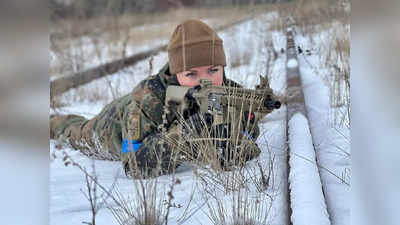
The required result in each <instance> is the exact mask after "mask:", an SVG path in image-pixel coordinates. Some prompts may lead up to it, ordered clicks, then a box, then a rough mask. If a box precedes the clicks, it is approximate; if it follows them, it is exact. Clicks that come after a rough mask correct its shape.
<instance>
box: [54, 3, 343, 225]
mask: <svg viewBox="0 0 400 225" xmlns="http://www.w3.org/2000/svg"><path fill="white" fill-rule="evenodd" d="M338 2H339V3H337V5H335V7H338V8H339V9H337V10H338V11H340V12H341V13H343V12H342V11H344V12H347V11H349V10H350V9H349V3H348V2H346V1H338ZM342 4H343V5H342ZM281 7H282V8H279V7H277V8H276V10H275V11H272V12H266V13H264V14H261V15H258V16H256V17H255V18H254V19H251V20H249V21H246V22H243V23H241V24H238V25H235V26H233V27H231V28H229V29H226V30H224V31H223V32H221V33H219V35H220V37H221V38H222V39H223V40H224V47H225V52H227V54H226V55H227V62H228V65H227V67H226V68H225V71H226V74H227V76H228V77H229V78H231V79H233V80H235V81H237V82H239V83H241V84H243V85H244V86H246V87H248V88H254V86H255V85H256V84H257V83H258V81H259V80H258V79H259V77H258V76H259V75H264V74H268V78H269V80H270V85H271V88H272V89H273V90H274V93H275V94H277V95H279V96H282V97H288V93H286V63H287V60H286V51H285V50H286V28H287V24H286V19H287V18H288V12H295V13H291V14H292V16H293V17H294V18H295V20H296V24H297V26H296V27H295V30H296V32H295V43H296V46H298V47H300V49H301V50H298V61H297V66H298V67H299V70H300V76H301V81H302V84H303V92H304V96H305V106H306V110H307V117H308V120H307V118H306V117H305V116H303V115H301V114H295V116H293V117H292V118H289V119H290V120H289V121H287V115H286V106H285V105H283V106H282V107H281V108H280V109H279V110H276V111H274V112H273V113H271V114H269V115H267V116H266V117H265V118H264V119H263V120H262V123H261V124H260V128H261V135H260V137H259V138H258V139H257V143H258V145H259V146H260V148H261V150H262V153H261V155H260V156H259V157H258V158H257V159H254V160H252V161H250V162H248V163H247V164H246V166H245V167H244V168H243V169H241V170H234V171H230V172H223V173H215V171H213V170H212V169H210V168H207V167H204V168H199V167H196V166H193V165H190V164H189V163H187V164H184V165H182V166H180V167H179V168H178V169H177V171H176V173H175V174H173V175H165V176H160V177H158V178H153V179H147V180H132V179H130V178H127V177H126V176H125V174H124V172H123V169H122V166H121V162H111V161H103V160H93V159H89V158H88V157H86V156H84V155H83V154H81V153H80V152H79V151H76V150H73V149H72V148H71V147H70V146H68V145H65V144H61V143H58V142H57V141H55V140H50V153H49V154H50V159H51V160H50V182H49V183H50V224H51V225H63V224H68V225H69V224H82V223H84V224H85V223H86V224H91V223H92V218H93V211H92V209H93V207H92V206H91V203H95V204H96V207H95V208H96V217H95V219H96V224H98V225H101V224H107V225H108V224H135V225H137V224H158V223H156V222H154V223H140V221H144V220H145V219H144V218H155V220H154V221H163V222H162V223H160V224H167V223H168V224H188V225H195V224H196V225H197V224H204V225H208V224H214V225H217V224H218V225H225V224H226V225H234V224H235V225H239V224H240V225H245V224H246V225H247V224H248V225H253V224H254V225H256V224H271V225H272V224H273V225H281V224H288V222H289V220H290V221H291V222H292V224H293V225H303V224H304V225H305V224H315V225H322V224H332V225H345V224H349V223H350V200H349V199H350V181H351V163H350V162H351V161H350V156H351V151H350V135H349V130H350V118H349V114H348V113H349V103H350V102H349V101H350V99H349V92H348V91H349V89H348V88H349V85H350V84H349V54H347V53H348V52H349V38H350V36H349V35H350V26H349V23H348V22H346V20H342V19H337V18H336V17H335V16H336V14H335V15H333V16H332V18H331V19H329V18H325V17H326V15H325V14H322V12H325V11H323V10H321V9H320V8H318V7H323V6H314V8H312V7H311V9H307V10H311V11H312V12H314V11H317V12H319V16H320V17H321V18H322V17H323V18H325V19H324V20H319V22H318V18H315V17H313V20H312V21H311V20H310V21H308V20H307V17H304V14H307V13H308V12H307V11H302V10H301V9H300V8H299V7H300V6H299V5H296V4H294V5H290V4H288V5H283V6H281ZM341 10H342V11H341ZM317 14H318V13H317ZM344 14H346V13H344ZM340 15H342V14H340ZM346 15H347V14H346ZM347 16H348V15H347ZM314 20H315V21H314ZM205 22H208V21H207V20H206V21H205ZM160 26H162V24H160ZM155 29H156V28H155ZM85 40H87V37H83V38H82V40H78V41H77V42H78V43H79V44H76V51H82V54H86V52H89V51H92V50H93V49H101V51H102V52H101V53H99V54H98V56H99V57H97V58H96V57H93V58H91V60H89V61H88V62H87V66H90V65H98V64H101V63H104V62H105V61H106V60H110V59H112V58H113V56H111V55H108V54H109V53H108V50H107V48H109V46H107V45H106V43H102V42H100V43H98V44H99V46H94V42H93V41H85ZM163 42H166V40H165V39H164V40H153V41H152V42H149V43H145V44H143V45H141V46H139V47H138V46H135V45H131V46H130V47H129V48H127V49H128V51H129V53H134V52H139V51H141V50H143V49H148V48H151V47H153V46H156V45H158V44H160V43H163ZM71 45H72V47H70V48H69V50H68V51H75V50H73V49H74V46H75V43H72V44H71ZM103 51H104V52H103ZM51 54H54V53H51ZM53 56H54V61H52V62H56V63H60V62H61V61H62V59H61V58H57V55H56V54H54V55H53ZM76 60H78V59H76ZM166 61H167V53H166V52H160V53H158V54H157V55H155V56H154V57H152V58H149V59H146V60H143V61H142V62H139V63H137V64H136V65H135V66H132V67H128V68H126V69H123V70H122V71H119V72H117V73H115V74H113V75H110V76H108V77H104V78H102V79H98V80H95V81H93V82H91V83H89V84H86V85H84V86H81V87H79V88H76V89H72V90H69V91H68V92H66V93H64V94H63V95H62V96H59V97H57V98H56V99H55V100H54V101H55V104H53V106H52V108H51V110H50V113H51V114H54V113H57V114H78V115H82V116H85V117H87V118H88V119H90V118H92V117H93V116H95V115H96V114H97V113H99V112H100V111H101V109H102V108H103V107H104V106H105V105H106V104H108V103H109V102H111V101H112V100H113V99H116V98H118V97H120V96H123V95H125V94H127V93H129V92H130V91H132V89H133V87H135V85H136V84H137V83H138V82H140V81H141V80H142V79H144V78H145V77H147V76H149V75H150V74H154V73H156V72H157V71H158V69H159V68H161V67H162V66H163V65H164V63H165V62H166ZM287 134H288V136H289V137H288V138H289V139H288V140H289V143H288V142H287ZM288 148H290V149H291V151H290V154H288ZM72 164H76V165H78V166H74V165H72ZM289 169H290V170H289ZM83 171H85V172H86V174H85V172H83ZM88 176H91V177H96V179H97V182H98V184H99V185H95V184H94V183H93V181H92V180H91V179H90V178H89V177H88ZM107 193H112V196H109V195H108V194H107ZM91 196H92V197H93V196H97V197H96V198H95V199H91V198H90V197H91ZM171 196H172V197H171ZM124 209H128V210H125V211H124Z"/></svg>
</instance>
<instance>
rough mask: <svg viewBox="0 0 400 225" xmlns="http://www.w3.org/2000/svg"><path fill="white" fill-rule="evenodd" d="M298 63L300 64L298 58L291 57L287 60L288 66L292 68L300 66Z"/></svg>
mask: <svg viewBox="0 0 400 225" xmlns="http://www.w3.org/2000/svg"><path fill="white" fill-rule="evenodd" d="M298 65H299V64H298V63H297V60H296V59H289V61H288V62H287V67H288V68H291V69H293V68H296V67H298Z"/></svg>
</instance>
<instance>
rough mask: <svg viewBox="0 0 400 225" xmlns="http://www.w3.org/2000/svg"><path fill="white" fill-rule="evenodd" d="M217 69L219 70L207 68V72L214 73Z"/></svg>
mask: <svg viewBox="0 0 400 225" xmlns="http://www.w3.org/2000/svg"><path fill="white" fill-rule="evenodd" d="M218 70H219V69H210V70H209V73H216V72H218Z"/></svg>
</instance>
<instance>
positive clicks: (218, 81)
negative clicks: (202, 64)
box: [212, 73, 222, 86]
mask: <svg viewBox="0 0 400 225" xmlns="http://www.w3.org/2000/svg"><path fill="white" fill-rule="evenodd" d="M212 81H213V85H215V86H221V85H222V73H220V74H218V76H214V77H213V78H212Z"/></svg>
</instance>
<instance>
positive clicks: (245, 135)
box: [242, 130, 254, 141]
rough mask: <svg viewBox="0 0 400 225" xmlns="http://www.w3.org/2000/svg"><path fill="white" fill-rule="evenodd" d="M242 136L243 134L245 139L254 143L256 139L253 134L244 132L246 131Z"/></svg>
mask: <svg viewBox="0 0 400 225" xmlns="http://www.w3.org/2000/svg"><path fill="white" fill-rule="evenodd" d="M242 134H243V136H244V137H247V138H248V139H250V140H251V141H254V137H253V136H252V135H251V134H249V132H247V131H245V130H244V131H242Z"/></svg>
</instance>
